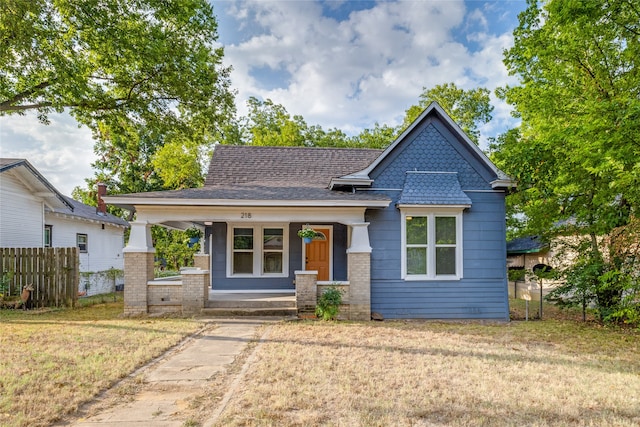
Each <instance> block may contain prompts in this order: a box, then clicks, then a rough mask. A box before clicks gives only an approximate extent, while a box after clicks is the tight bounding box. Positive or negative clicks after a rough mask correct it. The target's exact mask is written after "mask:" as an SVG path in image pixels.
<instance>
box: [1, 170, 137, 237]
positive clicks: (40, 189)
mask: <svg viewBox="0 0 640 427" xmlns="http://www.w3.org/2000/svg"><path fill="white" fill-rule="evenodd" d="M10 170H14V171H15V172H17V174H18V176H19V177H20V179H21V180H23V181H25V183H26V185H27V187H28V188H30V189H31V190H32V191H33V192H34V193H38V194H39V195H40V196H41V197H43V198H44V199H45V200H46V201H47V204H46V207H47V212H52V213H57V214H62V215H67V216H70V217H75V218H81V219H85V220H93V221H99V222H104V223H109V224H116V225H121V226H123V227H128V226H129V223H128V222H127V221H125V220H123V219H121V218H118V217H117V216H115V215H111V214H109V213H107V214H105V215H99V214H98V213H96V208H95V207H94V206H89V205H85V204H84V203H80V202H78V201H77V200H73V199H72V198H71V197H67V196H65V195H63V194H62V193H60V192H59V191H58V190H56V188H55V187H54V186H53V185H51V183H50V182H49V181H47V180H46V178H45V177H44V176H42V174H40V172H38V170H37V169H36V168H35V167H33V165H32V164H31V163H29V161H28V160H26V159H9V158H0V173H2V172H7V171H10Z"/></svg>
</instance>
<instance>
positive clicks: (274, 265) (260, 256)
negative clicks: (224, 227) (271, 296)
mask: <svg viewBox="0 0 640 427" xmlns="http://www.w3.org/2000/svg"><path fill="white" fill-rule="evenodd" d="M229 236H230V242H229V255H230V256H229V257H228V260H229V262H228V263H227V273H228V275H229V276H252V277H263V276H276V277H278V276H281V277H286V276H287V275H288V271H287V268H288V253H287V251H286V246H287V245H286V243H287V239H288V228H287V227H285V226H278V225H274V226H272V225H253V226H244V225H243V226H230V227H229Z"/></svg>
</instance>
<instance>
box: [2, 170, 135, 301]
mask: <svg viewBox="0 0 640 427" xmlns="http://www.w3.org/2000/svg"><path fill="white" fill-rule="evenodd" d="M98 194H99V196H98V197H99V201H98V205H99V207H98V208H96V207H93V206H88V205H85V204H83V203H80V202H78V201H76V200H73V199H71V198H69V197H66V196H63V195H62V194H61V193H60V192H59V191H58V190H56V189H55V187H53V185H51V184H50V183H49V182H48V181H47V180H46V179H45V178H44V177H43V176H42V175H41V174H40V173H39V172H38V171H37V170H36V169H35V168H34V167H33V166H32V165H31V164H30V163H29V162H28V161H27V160H25V159H2V158H0V247H2V248H36V247H38V248H41V247H74V246H76V247H77V248H78V251H79V259H80V276H81V277H80V285H79V289H78V291H79V292H81V293H86V294H87V295H94V294H99V293H104V292H111V291H113V287H114V286H115V285H116V284H121V283H122V281H123V279H122V270H123V269H124V258H123V255H122V249H123V247H124V231H125V229H126V228H127V227H128V223H127V222H126V221H124V220H122V219H121V218H118V217H116V216H114V215H111V214H109V213H107V212H106V210H105V209H104V208H105V205H104V203H103V202H101V195H103V194H104V187H102V188H100V189H99V190H98Z"/></svg>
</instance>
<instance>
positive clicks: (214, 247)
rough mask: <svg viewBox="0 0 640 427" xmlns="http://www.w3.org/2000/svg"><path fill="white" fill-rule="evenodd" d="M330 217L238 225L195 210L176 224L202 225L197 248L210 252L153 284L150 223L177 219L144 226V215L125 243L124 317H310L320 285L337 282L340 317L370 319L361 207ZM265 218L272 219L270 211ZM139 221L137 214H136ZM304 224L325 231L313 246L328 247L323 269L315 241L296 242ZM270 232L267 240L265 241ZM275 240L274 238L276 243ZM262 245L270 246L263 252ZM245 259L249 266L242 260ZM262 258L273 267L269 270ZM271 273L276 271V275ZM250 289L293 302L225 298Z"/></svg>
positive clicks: (366, 246)
mask: <svg viewBox="0 0 640 427" xmlns="http://www.w3.org/2000/svg"><path fill="white" fill-rule="evenodd" d="M278 212H280V211H278ZM332 212H333V215H332V216H333V217H334V220H333V221H327V220H326V219H327V216H328V215H329V211H328V210H318V209H316V210H315V211H314V212H313V213H312V212H311V211H309V210H306V212H304V215H305V217H308V218H310V219H311V220H314V221H313V222H312V221H311V220H310V221H304V220H302V218H300V217H298V216H297V215H301V214H300V213H297V214H296V217H289V218H286V220H287V221H282V220H281V221H280V222H278V223H276V222H274V221H269V220H271V219H272V218H266V220H265V221H260V222H257V221H256V220H255V219H254V218H252V220H250V221H244V222H242V224H241V225H237V224H238V223H237V221H235V222H231V221H228V222H227V221H221V220H213V221H208V220H205V219H203V218H202V217H195V218H194V216H195V215H194V212H188V209H185V210H184V211H183V212H182V213H181V218H180V219H181V221H179V222H180V223H182V224H183V225H184V226H187V227H192V226H194V225H195V226H202V227H204V231H205V233H203V234H204V235H205V241H204V242H203V245H202V246H203V247H204V248H205V249H206V250H207V252H206V253H205V252H204V251H203V252H202V253H200V254H197V255H196V257H195V268H193V269H186V270H184V271H183V272H182V273H181V274H182V275H181V276H180V279H179V280H166V279H164V280H155V279H154V252H155V250H154V248H153V243H152V240H151V233H150V229H151V224H159V225H165V226H173V227H174V228H175V227H176V225H177V224H178V221H176V220H177V219H178V218H176V217H174V218H171V221H167V218H166V217H165V218H162V220H161V219H160V218H155V217H154V218H153V221H149V220H150V219H152V217H151V215H149V216H148V220H147V221H140V220H139V221H136V222H133V223H131V234H130V239H129V242H128V245H127V247H126V248H125V250H124V252H125V285H126V286H125V314H131V315H136V314H162V313H168V312H180V313H185V314H194V315H199V314H202V313H207V314H211V315H213V314H220V315H222V314H224V315H231V314H233V315H237V314H255V315H268V314H278V315H295V314H297V315H305V316H308V315H312V314H313V313H314V312H315V305H316V301H317V298H318V296H319V295H321V292H322V289H323V287H324V286H328V285H332V284H339V286H341V287H342V293H343V301H344V304H343V307H341V311H340V313H341V314H340V317H341V318H343V319H350V320H370V318H371V290H370V269H371V267H370V255H371V247H370V245H369V233H368V225H369V224H368V223H366V222H362V219H363V217H364V209H363V208H359V209H357V210H346V211H345V212H342V214H341V215H340V214H339V210H337V209H333V210H332ZM270 214H271V215H275V212H271V213H270ZM138 215H139V217H140V216H142V215H141V212H138ZM199 215H202V214H199ZM187 218H190V219H189V220H187ZM336 219H337V221H336ZM321 220H322V221H321ZM309 222H312V224H316V225H314V226H313V227H314V229H315V228H316V227H317V228H318V229H324V231H325V233H324V234H323V239H322V241H321V242H318V243H321V244H324V245H325V247H327V249H326V254H327V256H326V257H325V258H326V259H327V261H326V263H325V264H324V268H322V269H321V268H317V270H316V269H314V267H315V264H314V267H311V265H312V264H311V262H310V259H311V256H310V253H311V250H310V249H309V248H311V247H313V246H314V244H315V243H316V242H315V241H314V242H313V243H312V244H301V239H300V238H299V237H298V236H297V235H296V234H297V230H298V229H300V227H302V226H306V227H308V226H309V225H308V224H309ZM168 223H170V224H171V225H169V224H168ZM304 224H306V225H304ZM267 232H269V233H270V234H269V235H267ZM274 235H275V236H276V237H277V239H278V240H274V238H273V236H274ZM267 237H269V239H267ZM263 241H264V242H265V243H263ZM236 242H240V243H242V244H245V245H247V242H249V243H248V245H247V246H248V248H249V249H245V248H244V246H241V245H237V246H238V247H239V248H241V250H236V249H237V247H236ZM267 244H269V245H270V246H269V247H267ZM247 259H248V260H249V261H248V262H245V261H246V260H247ZM267 260H268V261H274V260H276V262H275V263H272V264H269V266H268V267H266V266H267V264H266V262H267ZM236 262H238V264H236ZM263 262H264V264H261V263H263ZM319 265H320V266H322V264H319ZM274 266H275V267H274ZM300 267H302V268H300ZM305 267H306V268H305ZM310 267H311V268H310ZM267 269H271V270H267ZM273 270H277V274H274V273H273ZM238 271H240V273H238ZM251 272H253V274H251ZM267 273H268V274H267ZM258 284H259V285H258ZM265 284H266V286H265ZM278 284H281V285H284V286H278ZM252 289H253V290H254V291H261V292H262V294H263V295H269V294H273V293H275V292H274V291H280V290H289V296H290V297H292V298H290V300H288V301H287V300H286V299H284V298H282V295H281V296H278V297H277V296H265V297H262V298H260V297H256V295H253V296H252V293H249V292H244V293H243V294H242V295H244V296H243V297H239V296H238V295H239V294H237V293H235V295H234V292H228V291H236V292H242V291H248V290H252ZM225 291H227V292H225ZM291 300H293V303H292V301H291Z"/></svg>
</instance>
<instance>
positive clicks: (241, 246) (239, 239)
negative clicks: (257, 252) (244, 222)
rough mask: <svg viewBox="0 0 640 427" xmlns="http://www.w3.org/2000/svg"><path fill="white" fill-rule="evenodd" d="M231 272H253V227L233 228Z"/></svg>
mask: <svg viewBox="0 0 640 427" xmlns="http://www.w3.org/2000/svg"><path fill="white" fill-rule="evenodd" d="M233 274H253V228H234V229H233Z"/></svg>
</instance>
